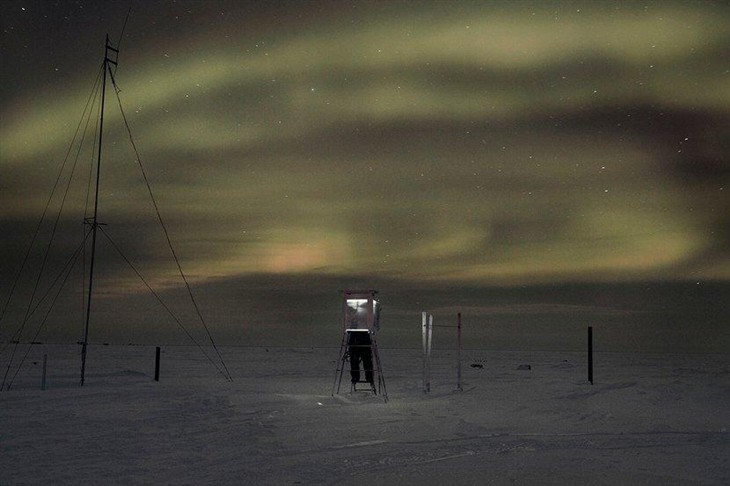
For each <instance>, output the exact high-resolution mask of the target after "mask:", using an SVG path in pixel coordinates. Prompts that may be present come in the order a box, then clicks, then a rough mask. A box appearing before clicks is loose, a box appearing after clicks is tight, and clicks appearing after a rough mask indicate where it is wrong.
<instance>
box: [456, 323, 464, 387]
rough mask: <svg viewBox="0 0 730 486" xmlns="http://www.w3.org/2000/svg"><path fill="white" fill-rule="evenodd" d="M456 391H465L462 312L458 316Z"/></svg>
mask: <svg viewBox="0 0 730 486" xmlns="http://www.w3.org/2000/svg"><path fill="white" fill-rule="evenodd" d="M456 389H457V390H459V391H464V387H463V386H462V384H461V312H459V313H457V314H456Z"/></svg>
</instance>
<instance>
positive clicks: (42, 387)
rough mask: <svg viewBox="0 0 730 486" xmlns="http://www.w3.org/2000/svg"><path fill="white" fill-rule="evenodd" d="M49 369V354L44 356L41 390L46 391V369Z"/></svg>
mask: <svg viewBox="0 0 730 486" xmlns="http://www.w3.org/2000/svg"><path fill="white" fill-rule="evenodd" d="M47 367H48V354H47V353H46V354H44V355H43V376H42V377H41V390H45V389H46V368H47Z"/></svg>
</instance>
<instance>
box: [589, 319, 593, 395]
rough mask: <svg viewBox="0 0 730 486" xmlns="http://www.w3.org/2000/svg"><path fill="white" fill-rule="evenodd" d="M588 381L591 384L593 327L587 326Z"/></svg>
mask: <svg viewBox="0 0 730 486" xmlns="http://www.w3.org/2000/svg"><path fill="white" fill-rule="evenodd" d="M588 381H590V382H591V385H592V384H593V327H592V326H588Z"/></svg>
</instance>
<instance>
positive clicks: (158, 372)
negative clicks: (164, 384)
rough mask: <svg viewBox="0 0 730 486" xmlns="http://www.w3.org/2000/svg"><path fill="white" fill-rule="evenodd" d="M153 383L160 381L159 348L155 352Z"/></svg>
mask: <svg viewBox="0 0 730 486" xmlns="http://www.w3.org/2000/svg"><path fill="white" fill-rule="evenodd" d="M155 381H160V347H159V346H157V349H156V350H155Z"/></svg>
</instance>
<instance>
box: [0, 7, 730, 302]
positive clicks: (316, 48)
mask: <svg viewBox="0 0 730 486" xmlns="http://www.w3.org/2000/svg"><path fill="white" fill-rule="evenodd" d="M0 8H1V9H2V15H1V18H2V20H1V21H2V46H1V49H2V52H1V54H2V59H3V62H2V81H1V82H0V87H1V91H0V102H1V106H2V120H0V140H2V147H1V148H0V150H1V152H0V174H1V177H0V221H1V222H0V229H1V230H2V232H3V235H9V237H7V238H6V237H4V239H3V246H2V247H1V248H0V251H2V255H3V258H2V259H3V261H2V264H1V265H0V271H1V272H2V278H3V285H2V287H0V296H3V298H4V296H5V295H6V294H5V293H6V292H7V288H8V286H9V285H8V284H6V283H5V282H6V281H9V278H10V276H12V275H13V272H14V271H15V270H16V269H17V265H18V264H17V260H18V258H19V256H18V255H21V256H22V248H23V245H24V244H27V243H26V242H27V240H28V239H29V238H30V232H31V231H32V227H33V224H34V222H35V221H36V219H37V217H38V215H39V214H40V211H41V210H42V208H43V204H44V203H45V198H47V197H48V191H49V190H50V186H51V185H52V183H53V178H54V177H55V173H56V170H57V169H56V167H57V164H58V163H59V161H60V159H61V158H62V157H63V155H64V153H65V151H66V149H67V145H68V142H69V139H70V137H71V135H72V134H73V130H74V128H75V126H76V123H77V121H78V117H79V116H80V113H81V110H82V109H83V105H84V103H85V101H86V98H87V97H88V93H89V90H90V88H91V85H92V82H93V78H94V76H95V73H96V69H97V67H98V63H99V62H100V61H101V57H102V55H103V40H104V34H105V33H106V32H108V33H109V34H110V37H111V39H112V41H113V42H116V39H117V38H118V36H119V31H120V29H121V25H122V23H123V19H124V16H125V15H126V12H127V8H128V4H127V3H126V2H107V4H106V5H105V6H99V5H98V4H97V3H96V2H89V3H85V2H21V1H8V2H3V3H2V6H1V7H0ZM728 46H730V8H728V6H727V5H726V4H724V3H723V2H497V1H495V2H283V3H273V2H272V3H266V2H261V3H259V2H251V3H249V2H226V1H208V2H203V1H199V2H160V1H155V2H139V4H133V6H132V11H131V16H130V19H129V23H128V25H127V28H126V30H125V33H124V37H123V38H122V41H121V46H120V47H121V54H120V57H119V68H118V70H117V74H116V79H117V81H118V83H119V86H120V88H121V93H120V96H121V100H122V102H123V103H124V107H125V111H126V113H127V116H128V118H129V121H130V125H131V128H132V130H133V133H134V136H135V142H136V143H137V145H138V147H139V148H140V153H141V155H142V158H143V161H144V162H145V164H146V166H147V167H149V175H150V179H151V181H152V184H153V185H154V187H155V190H156V193H157V195H158V199H159V202H160V206H161V208H162V211H163V213H164V215H165V216H166V218H167V220H168V222H169V225H170V228H171V231H172V235H173V238H174V239H175V241H176V244H177V248H178V250H179V253H180V255H181V259H182V261H183V264H184V267H185V268H186V270H187V271H188V272H189V274H190V275H191V278H192V279H193V280H194V281H195V282H197V283H198V284H199V285H204V284H205V282H210V281H214V280H217V281H222V280H226V279H227V280H231V281H235V279H247V278H248V279H251V278H259V277H261V278H264V279H269V278H271V279H276V277H277V276H280V277H282V278H284V279H296V278H298V277H302V278H303V279H306V280H307V281H308V282H310V281H317V278H319V277H321V278H322V279H323V281H324V280H327V281H329V280H336V281H338V282H343V283H344V284H345V285H347V282H348V279H353V280H354V281H356V282H357V283H358V285H362V284H361V282H362V283H366V282H368V279H372V280H373V281H387V282H391V283H389V284H388V285H392V286H393V287H394V288H399V289H404V288H409V287H413V286H418V285H424V284H427V285H429V286H430V288H433V289H443V290H444V292H448V289H452V288H454V287H458V286H469V287H470V288H480V287H484V288H487V287H500V286H506V287H517V286H535V285H542V286H544V285H548V286H549V285H569V284H571V285H572V284H581V283H586V284H596V283H612V284H615V283H621V282H629V283H630V282H642V281H653V282H656V281H660V282H691V283H692V284H694V285H698V284H699V285H701V284H702V283H704V282H707V281H713V282H718V281H719V282H727V281H728V279H730V244H729V243H730V242H729V239H730V233H729V232H728V228H729V226H728V223H729V216H728V215H730V198H729V197H728V191H730V188H729V187H728V181H729V177H728V176H729V174H730V169H729V168H730V166H729V165H728V155H729V154H730V142H729V140H730V48H729V47H728ZM112 108H113V106H112ZM109 113H110V115H109V125H108V127H109V129H108V131H107V133H106V134H105V137H106V138H107V140H110V141H112V140H113V141H114V142H113V143H114V144H115V146H113V147H112V148H109V149H108V153H109V155H108V156H107V159H106V160H105V169H104V170H106V171H107V172H106V173H105V176H106V178H105V179H104V183H103V184H104V185H103V186H102V200H101V211H102V214H105V216H104V218H106V220H109V221H108V222H109V224H110V225H109V228H110V231H111V232H115V234H117V235H118V237H119V239H120V241H124V240H125V238H127V239H128V240H129V241H128V242H127V243H128V244H130V245H132V246H133V249H132V250H130V251H131V252H132V255H134V257H135V258H136V261H137V262H138V263H139V264H140V265H141V266H144V267H145V268H149V269H151V270H150V271H151V272H152V274H151V278H152V279H155V278H156V279H157V280H159V281H165V276H164V275H165V269H164V268H165V267H164V265H163V264H162V263H160V262H161V261H162V260H161V259H162V257H163V256H164V255H163V253H164V248H159V251H158V249H157V247H156V246H155V243H154V242H153V240H152V239H149V240H148V239H147V237H146V236H143V235H146V234H148V233H152V232H153V231H154V230H153V228H154V225H155V221H154V218H152V217H150V214H149V209H146V208H145V207H144V204H143V202H142V200H143V198H144V191H143V189H139V192H136V191H138V189H136V187H137V185H138V184H139V182H140V181H139V177H138V175H137V174H136V173H135V172H134V170H135V169H134V160H133V153H132V152H131V151H130V150H129V149H128V148H127V145H128V144H127V141H126V138H125V133H124V131H123V126H122V124H121V121H120V118H119V116H118V114H116V113H114V112H113V111H112V110H111V108H110V111H109ZM110 143H111V142H110ZM127 170H128V171H129V172H126V171H127ZM107 180H108V181H109V182H107ZM69 224H76V225H77V226H78V220H77V221H76V222H75V223H69ZM115 224H116V227H115ZM148 230H149V231H148ZM150 238H151V237H150ZM124 275H125V274H124V273H123V269H122V268H121V266H120V268H119V273H118V275H116V278H117V280H116V282H117V283H116V284H113V285H121V284H120V283H119V282H120V281H121V280H123V279H125V278H127V277H125V276H124ZM114 281H115V280H114V279H113V278H112V282H114ZM267 281H268V280H267ZM335 297H336V296H335ZM445 300H447V299H445ZM336 310H337V309H335V312H336ZM386 310H387V306H386Z"/></svg>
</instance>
